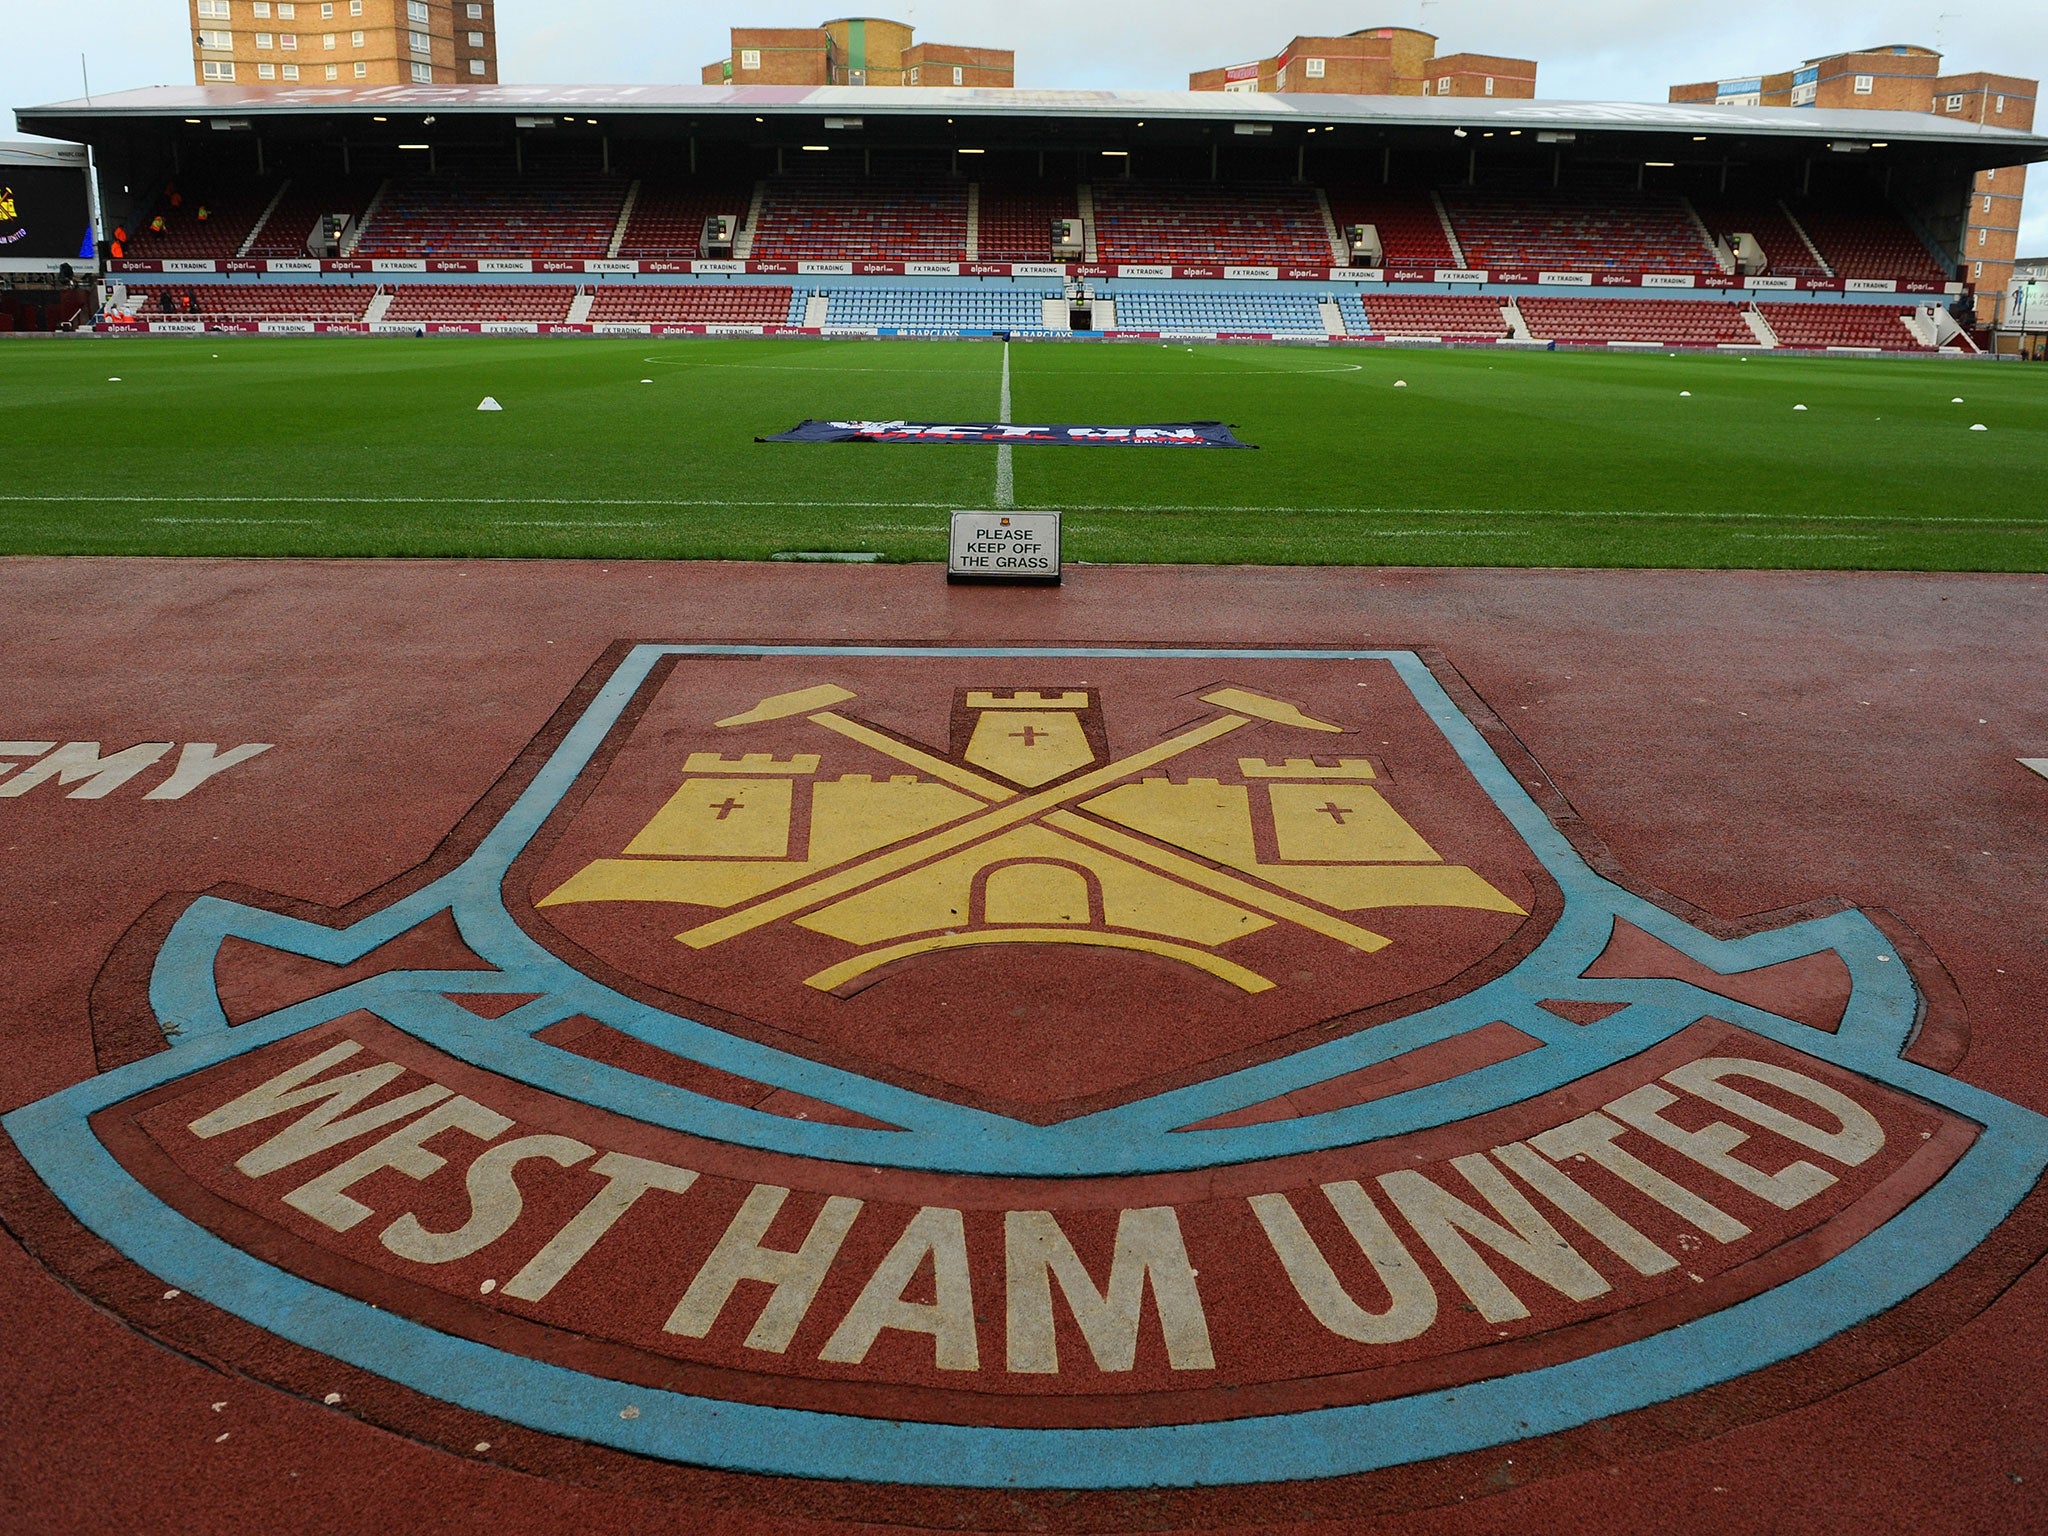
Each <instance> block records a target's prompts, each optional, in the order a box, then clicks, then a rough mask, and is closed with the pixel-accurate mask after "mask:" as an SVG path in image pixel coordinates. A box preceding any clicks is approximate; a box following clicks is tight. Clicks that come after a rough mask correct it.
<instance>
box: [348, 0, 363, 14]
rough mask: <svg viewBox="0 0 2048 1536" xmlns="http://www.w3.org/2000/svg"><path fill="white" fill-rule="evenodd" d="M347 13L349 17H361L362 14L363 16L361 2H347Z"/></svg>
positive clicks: (353, 0) (349, 0) (359, 0)
mask: <svg viewBox="0 0 2048 1536" xmlns="http://www.w3.org/2000/svg"><path fill="white" fill-rule="evenodd" d="M348 13H349V15H351V16H360V15H362V14H363V0H348Z"/></svg>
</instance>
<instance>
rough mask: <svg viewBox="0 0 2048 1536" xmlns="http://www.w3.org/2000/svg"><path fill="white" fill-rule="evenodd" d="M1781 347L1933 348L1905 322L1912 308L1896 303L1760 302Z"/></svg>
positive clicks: (1761, 309) (1908, 349)
mask: <svg viewBox="0 0 2048 1536" xmlns="http://www.w3.org/2000/svg"><path fill="white" fill-rule="evenodd" d="M1757 308H1758V309H1759V310H1760V311H1762V313H1763V317H1764V322H1765V324H1767V325H1769V326H1770V328H1771V331H1772V333H1773V334H1774V335H1775V336H1776V337H1777V338H1778V345H1779V346H1781V347H1873V348H1876V349H1878V350H1880V351H1885V352H1931V351H1933V350H1934V349H1933V348H1932V347H1930V346H1928V345H1927V343H1926V342H1924V341H1922V340H1921V339H1920V338H1919V337H1918V336H1916V335H1915V334H1914V333H1913V332H1912V331H1911V330H1909V329H1908V328H1907V326H1906V316H1908V315H1910V314H1911V313H1912V310H1911V309H1910V308H1905V307H1902V306H1899V305H1893V304H1759V305H1758V306H1757Z"/></svg>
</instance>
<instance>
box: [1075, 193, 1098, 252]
mask: <svg viewBox="0 0 2048 1536" xmlns="http://www.w3.org/2000/svg"><path fill="white" fill-rule="evenodd" d="M1074 196H1075V198H1076V200H1078V201H1079V203H1080V205H1081V259H1082V260H1083V261H1086V262H1089V263H1091V264H1092V263H1094V262H1098V261H1100V260H1101V259H1102V257H1101V254H1100V253H1099V252H1098V251H1097V250H1096V248H1095V188H1094V185H1093V184H1092V183H1089V182H1085V181H1084V182H1082V183H1081V185H1080V186H1078V187H1076V188H1075V189H1074Z"/></svg>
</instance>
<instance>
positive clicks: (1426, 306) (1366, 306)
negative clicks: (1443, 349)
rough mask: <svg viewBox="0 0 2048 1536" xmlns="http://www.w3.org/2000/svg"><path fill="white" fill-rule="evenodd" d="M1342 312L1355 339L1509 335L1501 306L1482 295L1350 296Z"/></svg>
mask: <svg viewBox="0 0 2048 1536" xmlns="http://www.w3.org/2000/svg"><path fill="white" fill-rule="evenodd" d="M1337 310H1338V313H1340V314H1342V315H1343V317H1344V328H1345V329H1346V330H1347V331H1349V332H1350V333H1351V334H1352V335H1354V336H1436V337H1441V338H1443V339H1445V340H1458V341H1468V340H1469V341H1498V340H1500V339H1501V338H1502V337H1503V336H1506V335H1507V334H1508V329H1509V328H1508V322H1507V320H1506V318H1505V317H1504V316H1503V315H1502V314H1501V302H1500V300H1499V299H1494V298H1487V297H1485V296H1484V295H1481V294H1433V293H1415V294H1405V293H1376V294H1373V295H1372V296H1371V297H1369V298H1368V297H1365V296H1363V295H1359V294H1350V293H1347V294H1345V295H1343V296H1342V297H1341V298H1339V299H1338V300H1337Z"/></svg>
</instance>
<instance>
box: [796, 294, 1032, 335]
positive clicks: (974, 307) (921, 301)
mask: <svg viewBox="0 0 2048 1536" xmlns="http://www.w3.org/2000/svg"><path fill="white" fill-rule="evenodd" d="M1058 296H1059V295H1057V294H1056V293H1051V292H1046V293H1036V292H1025V291H1023V290H1021V289H1016V288H973V289H965V290H953V291H950V292H949V291H946V290H943V289H936V288H932V289H908V290H906V289H887V288H847V289H841V290H838V291H835V292H832V293H829V294H828V295H827V296H826V299H827V302H826V308H825V323H826V324H827V325H844V326H860V327H863V328H865V327H868V326H873V327H875V328H877V329H880V330H905V331H1042V330H1044V329H1045V300H1047V299H1049V298H1057V297H1058Z"/></svg>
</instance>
